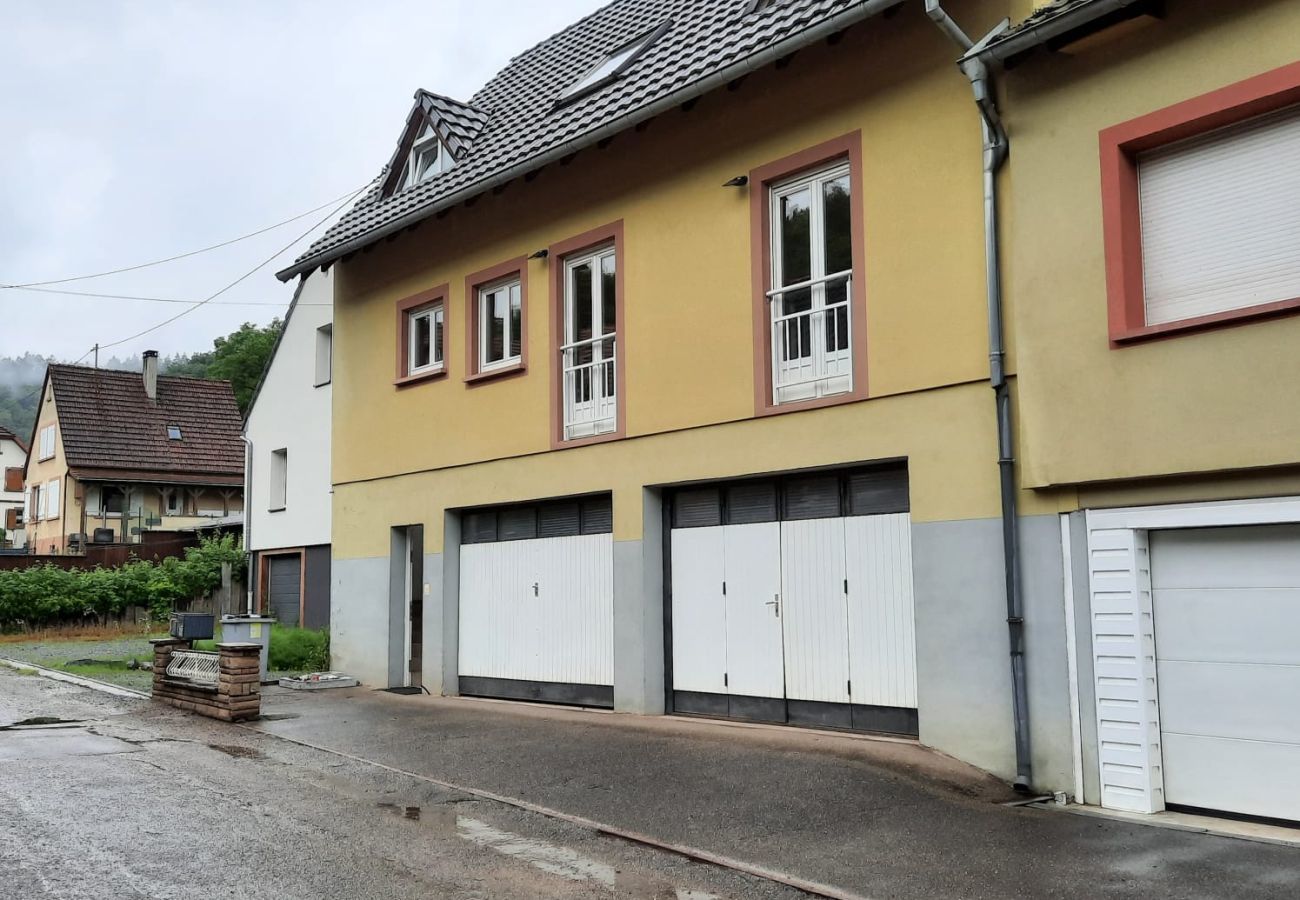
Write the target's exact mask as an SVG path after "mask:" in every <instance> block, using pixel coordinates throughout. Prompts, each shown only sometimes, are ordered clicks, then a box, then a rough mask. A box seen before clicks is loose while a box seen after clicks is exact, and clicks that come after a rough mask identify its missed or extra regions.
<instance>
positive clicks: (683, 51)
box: [279, 0, 902, 279]
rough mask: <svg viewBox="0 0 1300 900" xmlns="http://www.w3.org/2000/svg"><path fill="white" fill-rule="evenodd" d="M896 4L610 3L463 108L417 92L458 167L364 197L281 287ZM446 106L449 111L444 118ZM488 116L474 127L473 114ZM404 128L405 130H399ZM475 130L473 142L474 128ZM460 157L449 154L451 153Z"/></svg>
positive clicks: (846, 0) (858, 0) (868, 0)
mask: <svg viewBox="0 0 1300 900" xmlns="http://www.w3.org/2000/svg"><path fill="white" fill-rule="evenodd" d="M900 2H902V0H778V2H775V3H772V4H770V5H768V6H766V7H765V8H763V9H761V10H758V11H755V12H748V11H747V10H748V8H749V6H750V3H749V2H748V0H614V2H612V3H610V4H609V5H608V6H605V7H603V8H601V9H599V10H597V11H596V12H594V13H592V14H591V15H589V16H587V17H586V18H584V19H581V20H580V21H578V22H576V23H574V24H573V25H570V26H569V27H568V28H565V29H564V30H563V31H561V32H559V33H558V34H555V35H553V36H552V37H550V38H547V39H546V40H544V41H542V42H541V43H540V44H538V45H537V46H535V47H533V48H532V49H531V50H528V51H526V52H525V53H522V54H520V55H519V56H517V57H515V58H514V59H512V60H511V61H510V63H509V64H508V65H507V66H506V67H505V68H504V69H502V70H501V71H500V72H498V73H497V75H496V76H495V77H493V78H492V80H491V81H489V82H488V83H487V84H486V85H484V86H483V88H482V89H481V90H479V91H478V93H476V94H475V95H474V96H473V97H472V98H470V101H469V103H468V105H466V104H460V103H456V102H455V101H448V100H447V99H446V98H442V97H438V96H437V95H435V94H429V93H427V92H421V93H419V94H417V95H416V99H417V102H420V103H427V104H429V105H430V108H433V109H434V111H435V112H437V113H438V114H439V115H442V116H446V117H447V119H446V120H447V121H451V120H453V119H455V120H456V121H457V122H460V123H461V124H462V125H464V126H470V127H466V130H465V131H464V132H463V134H458V135H456V140H457V141H458V142H462V141H463V143H460V144H459V145H460V146H461V147H462V148H463V150H462V151H461V152H463V156H459V155H458V161H457V163H456V165H454V166H452V167H451V168H450V169H448V170H446V171H444V172H441V173H439V174H438V175H435V176H434V177H432V178H430V179H429V180H427V181H424V182H422V183H420V184H415V185H411V186H410V187H407V188H404V189H402V190H399V191H397V192H396V193H395V194H393V195H392V196H389V197H382V196H380V194H379V192H377V191H371V192H369V193H368V194H367V195H366V196H365V197H364V198H363V199H361V200H360V201H358V202H357V204H356V205H355V206H353V207H352V209H350V210H349V211H348V212H347V213H345V214H344V215H343V217H342V218H341V219H340V220H339V221H338V222H337V223H335V224H334V226H333V227H331V228H330V229H329V230H328V231H326V233H325V234H324V235H323V236H322V237H321V238H320V239H319V240H317V241H316V242H315V243H314V244H312V246H311V247H310V248H308V250H307V252H306V253H304V254H303V255H302V256H301V257H299V258H298V260H297V261H295V263H294V264H293V265H292V266H290V267H289V268H287V269H285V270H284V271H282V272H280V273H279V275H280V277H281V278H284V279H288V278H290V277H292V276H293V275H296V274H298V273H300V272H304V271H307V270H309V269H311V268H313V267H314V266H317V265H321V264H324V263H327V262H330V261H332V260H333V259H336V258H338V257H339V256H341V255H343V253H345V252H348V251H350V250H354V249H357V248H358V247H359V246H361V245H362V244H364V243H367V242H369V241H370V240H377V239H378V238H379V237H381V236H383V234H384V233H386V229H389V230H391V229H392V228H397V227H404V226H405V225H409V224H413V223H414V222H415V221H418V220H420V219H423V218H425V217H427V216H431V215H433V214H434V213H435V212H437V211H438V210H439V209H441V208H443V207H445V206H448V205H450V204H451V203H454V202H458V201H459V200H461V199H466V198H467V196H469V195H472V194H474V193H477V192H478V191H480V190H484V189H486V188H487V187H489V186H490V185H491V183H492V181H493V179H495V178H497V177H501V176H505V175H506V174H507V173H510V172H514V171H516V170H517V169H518V170H520V172H519V174H521V173H522V171H526V169H527V167H528V166H529V165H530V164H531V163H533V162H534V161H537V160H541V159H543V158H544V157H546V156H547V155H548V154H553V153H555V152H572V151H574V150H577V149H579V148H580V147H583V146H586V145H587V144H590V143H594V142H595V141H596V140H597V139H598V136H599V135H600V134H603V133H604V132H605V131H606V130H607V128H608V127H609V126H611V125H616V126H619V127H621V128H627V127H631V126H632V125H633V124H635V123H636V122H637V121H640V119H642V118H645V117H647V116H649V115H650V114H652V113H653V111H654V109H653V107H654V106H655V104H657V103H660V102H662V101H666V100H668V99H670V98H671V99H673V100H674V101H676V102H684V101H685V100H686V99H688V98H689V97H690V96H698V95H699V94H702V93H704V92H705V91H706V90H708V89H709V88H710V87H711V86H715V85H713V84H712V82H711V81H710V79H711V78H716V77H718V76H721V75H726V77H737V76H738V75H740V74H742V73H743V69H744V67H745V66H747V65H751V64H752V60H753V58H754V57H756V56H757V55H758V54H760V53H763V52H764V51H771V50H778V51H779V52H783V53H784V52H792V51H793V50H796V49H798V48H799V47H801V46H804V45H805V44H807V43H810V42H812V41H814V40H817V39H818V38H819V36H820V35H821V33H822V31H821V29H820V28H819V26H829V27H835V28H839V27H847V26H848V25H850V24H852V23H853V22H856V21H858V20H860V19H863V18H866V17H867V16H869V15H872V14H874V13H876V12H879V11H881V10H883V9H886V8H888V7H891V6H895V5H897V4H898V3H900ZM664 22H670V23H671V25H670V27H669V28H668V30H667V31H666V32H665V33H664V34H663V35H662V36H661V37H660V38H659V39H658V40H657V41H655V42H654V43H653V44H651V46H650V47H649V48H648V49H647V50H646V51H645V52H644V53H643V54H642V55H641V56H640V57H639V58H637V59H636V60H635V61H634V62H633V63H632V64H631V65H630V66H628V68H627V69H626V70H625V71H624V72H623V73H621V75H620V76H619V77H618V78H616V79H614V80H613V81H611V82H610V83H608V84H606V85H604V86H603V87H601V88H600V89H598V90H596V91H593V92H592V93H591V94H588V95H586V96H584V97H582V98H581V99H579V100H576V101H574V102H572V103H568V104H564V105H561V106H557V105H556V99H557V98H558V97H559V96H560V94H561V92H562V91H563V90H564V89H565V88H566V87H568V86H569V85H571V84H572V83H573V82H575V81H577V80H578V79H579V78H581V77H582V76H583V75H585V74H586V73H587V72H588V71H589V70H590V69H591V68H592V67H593V66H594V65H596V64H597V63H599V62H600V61H601V60H602V59H603V58H604V57H605V56H606V55H607V54H608V53H609V52H610V51H612V50H615V49H618V48H619V47H620V46H622V45H624V44H626V43H628V42H629V41H631V40H633V39H635V38H637V37H640V36H642V35H644V34H646V33H647V32H649V31H651V30H653V29H655V28H657V27H659V26H660V25H662V24H663V23H664ZM451 104H454V106H452V105H451ZM475 113H477V114H478V115H479V116H485V117H486V119H485V121H483V122H481V123H480V122H476V121H474V118H475V116H474V114H475ZM408 121H409V120H408ZM475 125H477V126H478V127H479V128H481V130H480V131H478V132H477V134H471V133H470V131H471V130H472V126H475ZM452 150H453V152H457V146H456V145H453V146H452Z"/></svg>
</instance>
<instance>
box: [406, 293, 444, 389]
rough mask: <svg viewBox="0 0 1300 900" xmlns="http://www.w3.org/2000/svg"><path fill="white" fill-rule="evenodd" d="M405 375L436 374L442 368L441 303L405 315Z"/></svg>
mask: <svg viewBox="0 0 1300 900" xmlns="http://www.w3.org/2000/svg"><path fill="white" fill-rule="evenodd" d="M406 317H407V321H406V374H408V375H423V374H426V373H428V372H438V371H441V370H442V366H443V327H442V323H443V312H442V303H441V302H439V303H431V304H430V305H428V306H422V307H420V308H419V309H413V310H411V311H410V312H408V313H407V314H406Z"/></svg>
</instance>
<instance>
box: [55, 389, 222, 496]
mask: <svg viewBox="0 0 1300 900" xmlns="http://www.w3.org/2000/svg"><path fill="white" fill-rule="evenodd" d="M49 378H50V383H51V384H52V385H53V387H54V401H55V403H56V404H58V411H59V428H60V431H61V433H62V438H63V451H64V454H65V455H66V457H67V462H68V465H69V466H70V467H74V468H109V469H114V470H120V471H131V472H149V473H159V474H163V473H188V474H191V475H193V474H200V473H201V474H206V475H217V476H226V477H231V476H236V475H238V476H241V477H242V475H243V472H244V444H243V441H242V439H241V438H240V432H241V429H242V424H243V423H242V419H241V417H240V414H239V407H238V405H237V404H236V403H235V394H234V391H233V390H232V389H231V387H230V382H228V381H204V380H202V379H198V378H182V377H178V376H174V375H172V376H169V375H160V376H158V402H156V403H154V402H152V401H150V400H149V398H148V397H147V396H146V395H145V392H144V379H143V378H142V376H141V375H140V373H138V372H117V371H111V370H108V369H92V368H88V367H85V366H64V365H52V366H50V367H49ZM170 425H175V426H178V427H179V428H180V429H181V439H180V440H178V441H172V440H168V439H167V428H168V426H170Z"/></svg>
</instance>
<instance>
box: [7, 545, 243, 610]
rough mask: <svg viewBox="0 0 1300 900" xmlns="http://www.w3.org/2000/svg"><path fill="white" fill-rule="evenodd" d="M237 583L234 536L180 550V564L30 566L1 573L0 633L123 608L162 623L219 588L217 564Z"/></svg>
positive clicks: (239, 568) (239, 559)
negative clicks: (229, 570) (230, 572)
mask: <svg viewBox="0 0 1300 900" xmlns="http://www.w3.org/2000/svg"><path fill="white" fill-rule="evenodd" d="M223 562H228V563H230V564H231V566H232V568H233V570H234V575H235V577H236V578H238V577H239V576H240V575H241V574H242V573H243V570H244V549H243V547H242V546H240V544H239V542H237V541H236V540H235V538H234V536H233V535H226V536H224V537H217V538H205V539H204V540H202V541H201V542H200V544H199V546H197V547H189V548H186V550H185V558H184V559H165V560H163V561H162V562H160V563H152V562H144V561H142V560H132V561H131V562H128V563H126V564H125V565H123V566H119V567H118V568H115V569H105V568H102V567H98V566H97V567H95V568H94V569H90V570H84V569H61V568H58V567H57V566H52V565H44V566H33V567H31V568H27V569H5V570H0V630H7V631H12V630H17V629H30V628H40V627H45V626H50V625H61V624H65V623H71V622H84V621H86V620H88V619H93V620H97V621H99V622H105V621H107V620H108V619H110V618H113V617H117V616H121V615H122V614H123V613H124V612H126V610H127V608H128V607H132V606H143V607H147V608H148V609H149V612H150V616H151V617H152V618H153V619H155V620H163V619H166V618H167V616H168V615H169V614H170V613H171V611H172V610H173V609H175V607H176V605H177V604H178V603H180V602H182V601H185V600H190V599H193V598H197V597H202V596H204V595H206V594H208V593H210V592H212V591H213V590H215V589H216V588H217V587H219V586H220V584H221V564H222V563H223Z"/></svg>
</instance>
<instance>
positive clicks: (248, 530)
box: [240, 434, 253, 616]
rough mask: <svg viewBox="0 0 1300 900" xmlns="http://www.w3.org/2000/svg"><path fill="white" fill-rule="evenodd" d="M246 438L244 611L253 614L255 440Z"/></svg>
mask: <svg viewBox="0 0 1300 900" xmlns="http://www.w3.org/2000/svg"><path fill="white" fill-rule="evenodd" d="M240 437H242V438H243V439H244V580H245V581H247V582H248V583H247V584H246V585H244V612H245V615H249V616H251V615H252V614H253V551H252V550H249V549H248V548H249V546H250V545H251V544H252V538H253V440H252V438H250V437H249V436H248V435H247V434H242V435H240Z"/></svg>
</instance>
